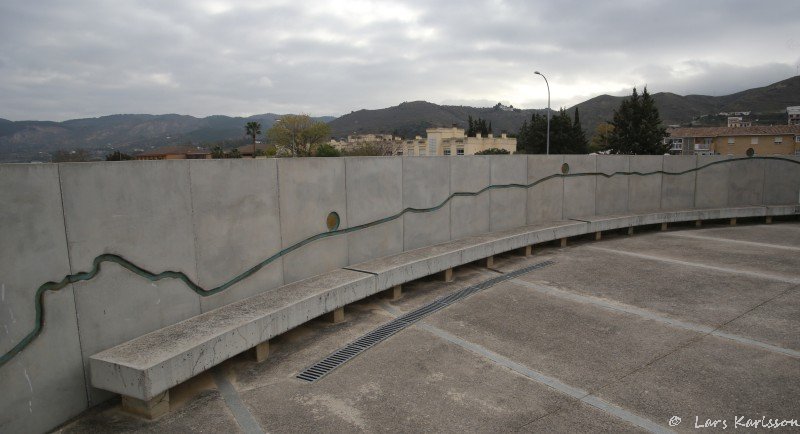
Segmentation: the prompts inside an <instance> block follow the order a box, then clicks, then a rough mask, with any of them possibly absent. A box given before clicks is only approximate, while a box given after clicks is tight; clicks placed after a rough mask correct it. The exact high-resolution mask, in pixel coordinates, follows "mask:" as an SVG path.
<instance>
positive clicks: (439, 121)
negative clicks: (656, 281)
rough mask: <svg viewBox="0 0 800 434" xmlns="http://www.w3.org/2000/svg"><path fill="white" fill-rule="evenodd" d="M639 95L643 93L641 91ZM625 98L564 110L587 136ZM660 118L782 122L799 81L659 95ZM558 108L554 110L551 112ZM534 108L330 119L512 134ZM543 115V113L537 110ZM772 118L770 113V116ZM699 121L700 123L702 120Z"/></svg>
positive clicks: (414, 108) (427, 107)
mask: <svg viewBox="0 0 800 434" xmlns="http://www.w3.org/2000/svg"><path fill="white" fill-rule="evenodd" d="M639 91H641V89H639ZM623 98H625V97H620V96H610V95H600V96H598V97H595V98H592V99H590V100H587V101H584V102H582V103H580V104H577V105H575V106H572V107H570V108H568V109H567V111H568V112H569V114H570V116H571V115H572V114H573V112H574V111H575V107H578V109H579V110H580V115H581V126H582V127H583V128H584V130H585V131H586V134H587V136H589V137H591V135H592V134H593V132H594V129H595V127H596V126H597V124H599V123H602V122H606V121H609V120H611V119H612V118H613V116H614V110H615V109H617V108H618V107H619V104H620V102H621V101H622V99H623ZM653 98H654V99H655V102H656V107H657V108H658V110H659V113H660V114H661V120H662V121H663V122H664V124H666V125H670V124H682V125H686V124H689V123H692V122H693V121H694V122H695V123H697V124H698V125H718V124H719V123H720V122H723V123H724V122H725V118H724V117H715V115H716V114H717V113H719V112H730V111H753V112H755V113H758V114H766V115H768V116H765V117H764V119H763V120H764V121H765V122H766V123H776V122H781V119H783V122H785V117H782V116H781V115H780V114H781V113H785V111H786V107H787V106H792V105H800V77H792V78H789V79H787V80H783V81H780V82H778V83H774V84H771V85H769V86H765V87H761V88H756V89H749V90H746V91H743V92H738V93H735V94H732V95H725V96H706V95H687V96H681V95H676V94H674V93H668V92H660V93H656V94H654V95H653ZM554 109H557V108H554ZM534 111H536V110H519V109H515V110H513V111H506V110H504V109H503V108H501V107H498V106H495V107H492V108H475V107H464V106H446V105H437V104H432V103H429V102H425V101H414V102H405V103H402V104H400V105H398V106H394V107H389V108H385V109H379V110H359V111H355V112H352V113H350V114H348V115H344V116H342V117H339V118H337V119H335V120H333V121H331V123H330V125H331V129H332V132H333V135H334V136H339V137H343V136H346V135H348V134H354V133H356V134H357V133H367V132H373V133H393V132H394V133H397V134H399V135H401V136H403V137H413V136H415V135H424V134H425V128H430V127H437V126H439V127H449V126H451V125H453V124H455V125H457V126H459V127H462V128H463V127H465V126H466V125H467V117H468V116H470V115H471V116H472V117H473V118H478V117H481V118H483V119H487V120H489V121H491V122H492V127H493V130H494V132H495V133H500V132H501V131H502V130H506V131H508V132H509V133H516V132H517V131H518V130H519V127H520V126H521V125H522V123H523V122H524V121H525V120H528V119H530V117H531V114H532V113H533V112H534ZM538 112H539V113H542V114H544V113H545V110H539V111H538ZM770 114H771V115H770ZM701 117H703V118H702V119H698V118H701Z"/></svg>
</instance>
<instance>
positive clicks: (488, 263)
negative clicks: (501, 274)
mask: <svg viewBox="0 0 800 434" xmlns="http://www.w3.org/2000/svg"><path fill="white" fill-rule="evenodd" d="M492 267H494V256H488V257H487V258H486V268H492Z"/></svg>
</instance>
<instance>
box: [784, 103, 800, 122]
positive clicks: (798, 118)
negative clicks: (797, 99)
mask: <svg viewBox="0 0 800 434" xmlns="http://www.w3.org/2000/svg"><path fill="white" fill-rule="evenodd" d="M786 114H787V115H788V116H789V125H800V105H796V106H793V107H786Z"/></svg>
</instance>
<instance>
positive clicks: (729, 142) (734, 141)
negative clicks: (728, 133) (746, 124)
mask: <svg viewBox="0 0 800 434" xmlns="http://www.w3.org/2000/svg"><path fill="white" fill-rule="evenodd" d="M734 143H736V139H734V138H733V137H728V144H729V145H732V144H734Z"/></svg>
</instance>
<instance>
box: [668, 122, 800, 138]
mask: <svg viewBox="0 0 800 434" xmlns="http://www.w3.org/2000/svg"><path fill="white" fill-rule="evenodd" d="M667 133H668V134H669V135H670V137H720V136H782V135H800V125H755V126H752V127H695V128H668V129H667Z"/></svg>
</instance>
